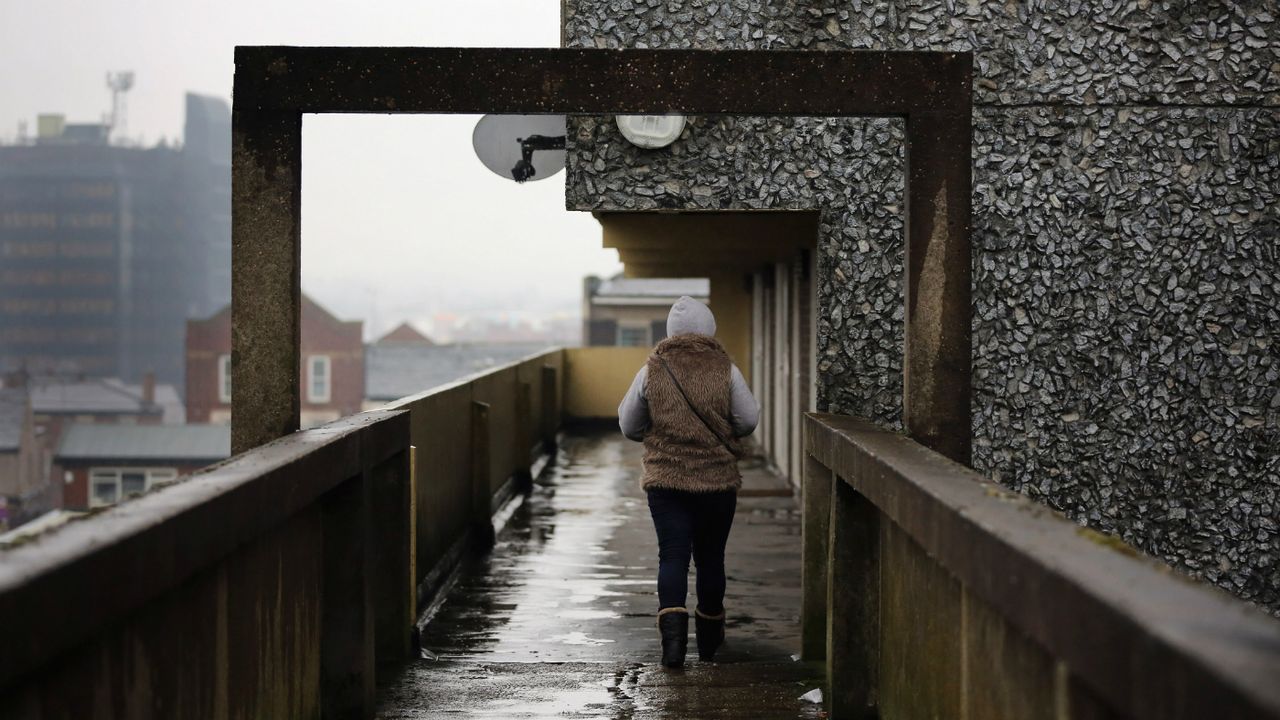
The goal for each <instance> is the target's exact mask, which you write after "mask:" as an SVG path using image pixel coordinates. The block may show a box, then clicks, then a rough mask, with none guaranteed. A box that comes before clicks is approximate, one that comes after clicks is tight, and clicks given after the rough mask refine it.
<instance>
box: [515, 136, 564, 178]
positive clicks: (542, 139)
mask: <svg viewBox="0 0 1280 720" xmlns="http://www.w3.org/2000/svg"><path fill="white" fill-rule="evenodd" d="M564 139H565V136H564V135H555V136H551V135H530V136H529V137H526V138H516V142H518V143H520V162H518V163H516V166H515V167H513V168H511V177H512V178H514V179H515V181H516V182H518V183H522V182H524V181H525V180H528V179H529V178H531V177H533V176H534V175H536V174H537V171H536V170H534V168H533V153H534V152H536V151H538V150H564Z"/></svg>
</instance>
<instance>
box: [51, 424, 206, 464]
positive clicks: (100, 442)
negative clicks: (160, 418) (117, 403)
mask: <svg viewBox="0 0 1280 720" xmlns="http://www.w3.org/2000/svg"><path fill="white" fill-rule="evenodd" d="M55 455H56V457H57V459H58V461H59V462H64V461H76V460H85V461H89V460H93V461H104V460H105V461H174V462H182V463H190V464H208V463H212V462H217V461H219V460H224V459H226V458H228V457H230V456H231V428H230V427H229V426H226V425H88V424H79V423H76V424H73V425H69V426H67V428H66V429H65V430H64V431H63V435H62V441H61V442H60V443H59V444H58V451H57V453H56V454H55Z"/></svg>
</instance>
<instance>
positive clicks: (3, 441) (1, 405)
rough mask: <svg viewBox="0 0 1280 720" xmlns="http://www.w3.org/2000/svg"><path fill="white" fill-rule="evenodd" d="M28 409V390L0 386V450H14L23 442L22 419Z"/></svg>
mask: <svg viewBox="0 0 1280 720" xmlns="http://www.w3.org/2000/svg"><path fill="white" fill-rule="evenodd" d="M26 411H27V393H26V391H24V390H22V389H21V388H0V452H13V451H15V450H17V449H18V446H19V445H20V444H21V443H22V420H23V417H24V416H25V415H26Z"/></svg>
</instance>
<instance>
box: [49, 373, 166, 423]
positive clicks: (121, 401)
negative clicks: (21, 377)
mask: <svg viewBox="0 0 1280 720" xmlns="http://www.w3.org/2000/svg"><path fill="white" fill-rule="evenodd" d="M30 392H31V407H32V409H34V410H35V412H37V413H43V414H51V413H64V414H78V413H79V414H112V413H115V414H123V415H138V414H143V415H152V414H163V416H164V418H163V419H164V422H166V423H180V422H182V421H183V419H184V418H185V410H184V409H183V407H182V400H181V398H180V397H179V396H178V391H177V389H176V388H174V387H173V386H172V385H167V384H162V383H157V384H156V388H155V399H154V402H153V403H152V404H151V405H147V403H144V402H143V400H142V386H140V385H127V384H125V383H123V382H121V381H119V380H117V379H115V378H100V379H89V380H61V379H47V378H45V379H40V378H37V379H33V380H32V381H31V386H30Z"/></svg>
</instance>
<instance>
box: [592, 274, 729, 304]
mask: <svg viewBox="0 0 1280 720" xmlns="http://www.w3.org/2000/svg"><path fill="white" fill-rule="evenodd" d="M681 295H688V296H689V297H694V298H700V299H706V298H707V297H710V295H711V281H710V280H708V279H707V278H628V277H614V278H609V279H607V280H602V281H601V282H600V287H598V288H596V292H595V297H610V298H614V297H626V298H641V297H643V298H650V297H651V298H678V297H680V296H681Z"/></svg>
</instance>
